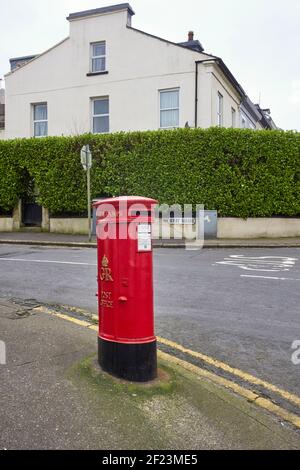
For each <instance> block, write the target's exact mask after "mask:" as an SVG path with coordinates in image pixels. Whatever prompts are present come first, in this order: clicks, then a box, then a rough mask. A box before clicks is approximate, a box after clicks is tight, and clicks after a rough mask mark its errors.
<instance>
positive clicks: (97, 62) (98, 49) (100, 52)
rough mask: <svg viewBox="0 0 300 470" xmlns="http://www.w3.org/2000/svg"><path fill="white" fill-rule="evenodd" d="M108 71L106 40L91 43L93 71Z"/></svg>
mask: <svg viewBox="0 0 300 470" xmlns="http://www.w3.org/2000/svg"><path fill="white" fill-rule="evenodd" d="M105 71H106V42H105V41H101V42H94V43H93V44H91V72H92V73H99V72H105Z"/></svg>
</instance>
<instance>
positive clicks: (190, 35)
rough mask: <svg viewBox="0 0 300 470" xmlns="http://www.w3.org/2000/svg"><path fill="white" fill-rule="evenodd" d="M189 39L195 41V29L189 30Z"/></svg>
mask: <svg viewBox="0 0 300 470" xmlns="http://www.w3.org/2000/svg"><path fill="white" fill-rule="evenodd" d="M188 41H194V31H189V34H188Z"/></svg>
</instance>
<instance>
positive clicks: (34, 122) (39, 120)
mask: <svg viewBox="0 0 300 470" xmlns="http://www.w3.org/2000/svg"><path fill="white" fill-rule="evenodd" d="M36 106H46V108H47V119H34V115H35V107H36ZM31 113H32V135H33V137H34V138H35V139H41V138H43V137H48V120H49V116H48V103H47V102H45V101H43V102H42V103H32V105H31ZM39 122H46V123H47V134H46V135H35V124H37V123H39Z"/></svg>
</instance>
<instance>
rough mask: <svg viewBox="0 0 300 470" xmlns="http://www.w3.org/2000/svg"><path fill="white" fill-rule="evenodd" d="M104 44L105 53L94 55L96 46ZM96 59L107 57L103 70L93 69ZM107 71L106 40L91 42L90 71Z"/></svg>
mask: <svg viewBox="0 0 300 470" xmlns="http://www.w3.org/2000/svg"><path fill="white" fill-rule="evenodd" d="M100 44H101V45H103V44H104V46H105V54H104V55H103V54H102V55H95V56H94V55H93V50H94V46H97V45H100ZM95 59H105V67H104V69H103V70H93V61H94V60H95ZM106 71H107V44H106V41H97V42H91V43H90V73H101V72H106Z"/></svg>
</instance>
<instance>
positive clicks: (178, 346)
mask: <svg viewBox="0 0 300 470" xmlns="http://www.w3.org/2000/svg"><path fill="white" fill-rule="evenodd" d="M157 341H158V342H159V343H161V344H164V345H165V346H169V347H171V348H173V349H177V350H178V351H181V352H183V353H185V354H189V355H190V356H192V357H195V358H197V359H201V360H202V361H204V362H206V363H207V364H210V365H212V366H214V367H217V368H218V369H222V370H224V371H225V372H229V373H230V374H232V375H235V376H237V377H239V378H241V379H242V380H245V381H246V382H249V383H252V384H255V385H261V386H262V387H264V388H266V389H267V390H270V391H271V392H274V393H277V394H278V395H281V396H282V397H283V398H285V399H286V400H288V401H290V402H291V403H293V404H295V405H297V406H300V397H298V396H297V395H294V394H293V393H290V392H287V391H285V390H282V389H281V388H279V387H277V386H276V385H273V384H270V383H269V382H265V381H264V380H262V379H260V378H258V377H255V376H254V375H251V374H248V373H247V372H243V371H242V370H240V369H236V368H235V367H231V366H229V365H228V364H225V363H224V362H221V361H218V360H217V359H214V358H213V357H210V356H206V355H205V354H202V353H200V352H197V351H192V350H191V349H187V348H185V347H184V346H182V345H181V344H178V343H174V341H170V340H169V339H165V338H161V337H159V336H158V337H157Z"/></svg>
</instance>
